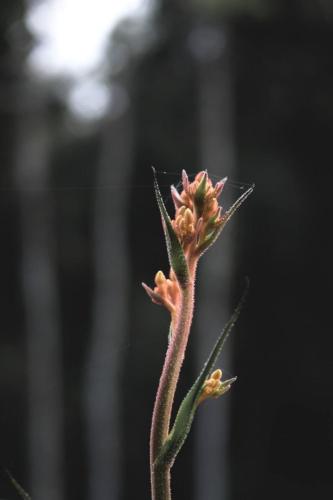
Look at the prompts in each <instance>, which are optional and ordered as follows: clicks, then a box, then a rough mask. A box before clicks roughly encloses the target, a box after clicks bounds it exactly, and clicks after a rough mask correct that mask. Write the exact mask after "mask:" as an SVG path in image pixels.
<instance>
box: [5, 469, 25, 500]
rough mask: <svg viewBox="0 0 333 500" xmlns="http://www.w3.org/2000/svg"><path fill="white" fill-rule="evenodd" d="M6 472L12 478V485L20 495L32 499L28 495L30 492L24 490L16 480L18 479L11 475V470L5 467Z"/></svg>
mask: <svg viewBox="0 0 333 500" xmlns="http://www.w3.org/2000/svg"><path fill="white" fill-rule="evenodd" d="M5 472H6V474H7V476H8V478H9V480H10V482H11V483H12V485H13V486H14V488H15V490H16V491H17V493H18V495H19V496H20V497H21V498H23V499H24V500H31V496H30V495H28V493H27V492H26V491H24V489H23V488H22V486H21V485H20V484H19V483H18V482H17V481H16V479H14V478H13V476H12V475H11V473H10V472H9V470H8V469H5Z"/></svg>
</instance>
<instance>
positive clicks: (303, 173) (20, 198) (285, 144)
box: [0, 0, 333, 500]
mask: <svg viewBox="0 0 333 500" xmlns="http://www.w3.org/2000/svg"><path fill="white" fill-rule="evenodd" d="M71 1H72V0H67V2H63V6H64V9H63V12H62V13H61V14H60V18H61V16H63V17H64V18H65V17H66V15H67V11H66V9H65V5H67V4H68V5H69V4H70V3H71ZM53 3H54V2H53ZM86 3H87V5H88V4H89V2H88V1H87V2H86ZM42 4H44V8H45V9H46V10H47V9H50V8H51V4H52V2H51V0H44V1H42V0H40V1H33V0H30V1H28V0H27V1H26V2H24V1H23V0H20V1H18V0H2V1H1V6H0V131H1V133H0V165H1V166H0V218H1V247H0V252H1V259H0V266H1V271H0V275H1V280H0V290H1V301H0V327H1V328H0V388H1V393H0V394H1V399H0V401H1V406H0V407H1V411H0V449H1V452H0V453H1V454H0V464H1V465H2V468H3V471H2V473H1V474H0V497H1V498H6V499H14V498H15V495H16V492H15V490H14V489H13V487H12V485H11V484H10V482H9V481H8V478H6V474H5V472H4V471H5V469H8V470H9V471H10V472H11V474H12V475H13V476H14V477H15V478H16V479H17V480H18V481H19V482H20V484H22V485H23V486H24V488H25V489H26V490H27V491H28V492H29V493H30V494H31V495H32V498H33V500H67V499H71V500H76V499H77V500H78V499H80V500H118V499H119V500H133V499H136V500H139V499H142V500H146V499H148V498H149V495H150V493H149V463H148V440H149V428H150V419H151V414H152V407H153V401H154V395H155V391H156V388H157V383H158V377H159V374H160V371H161V367H162V362H163V359H164V353H165V349H166V346H167V332H168V322H167V320H168V318H167V315H166V314H165V311H163V310H162V309H161V308H159V307H157V306H155V305H153V304H151V303H150V301H149V300H148V298H147V296H146V295H145V293H144V291H143V290H142V288H141V285H140V283H141V282H142V281H145V282H146V283H148V284H152V283H153V277H154V275H155V273H156V272H157V271H158V270H159V269H163V271H164V272H167V269H168V263H167V255H166V251H165V247H164V242H163V234H162V230H161V227H160V220H159V214H158V210H157V207H156V203H155V200H154V194H153V190H152V172H151V168H150V167H151V165H154V166H155V168H156V169H157V172H158V180H159V183H160V186H161V191H162V194H163V196H164V198H165V201H166V204H167V207H168V209H169V210H170V212H171V211H172V205H171V199H170V191H169V186H170V184H175V185H177V186H178V187H179V180H180V174H181V170H182V169H183V168H185V169H186V170H187V172H188V173H189V175H190V177H191V178H193V175H194V174H195V173H196V172H198V171H199V170H202V169H208V171H209V173H210V175H211V177H212V178H213V180H214V181H217V180H219V179H220V178H222V177H224V176H226V175H227V176H228V179H229V180H228V183H227V185H226V188H225V190H224V192H223V194H222V205H223V206H224V207H225V208H228V206H229V205H230V204H231V203H232V201H234V200H235V199H236V198H237V197H238V196H240V194H241V193H242V192H243V190H244V189H246V187H248V185H249V184H252V183H253V182H254V183H255V184H256V188H255V192H254V194H253V195H252V196H251V197H250V198H249V199H248V200H247V201H246V203H245V204H244V206H242V208H241V209H240V211H239V212H238V213H237V215H236V216H235V217H234V218H233V220H232V221H231V222H230V224H229V225H228V227H227V228H226V229H225V231H224V232H223V235H222V236H221V239H220V240H219V241H218V242H217V243H216V245H215V247H214V248H213V249H212V250H210V251H209V253H207V254H206V255H205V256H204V258H203V260H202V262H201V267H200V273H199V278H198V283H197V308H196V316H195V322H194V328H193V332H192V336H191V339H190V345H189V350H188V353H187V358H186V360H185V364H184V367H183V372H182V378H181V383H180V385H179V391H178V393H177V402H178V403H179V401H180V400H181V398H182V396H183V395H184V394H185V392H186V391H187V389H188V388H189V387H190V385H191V383H192V381H193V380H194V378H195V377H196V375H197V373H198V372H199V370H200V368H201V365H202V363H203V361H204V360H205V358H206V356H207V354H208V352H209V351H210V348H211V346H212V344H213V342H214V340H215V338H216V337H217V335H218V333H219V331H220V330H221V328H222V326H223V323H224V322H225V321H226V320H227V319H228V317H229V316H230V314H231V312H232V310H233V307H234V306H235V304H236V303H237V299H238V298H239V296H240V294H241V293H242V290H243V288H244V283H245V277H246V276H248V277H249V278H250V282H251V285H250V293H249V297H248V300H247V303H246V306H245V308H244V310H243V312H242V314H241V318H240V320H239V321H238V323H237V325H236V327H235V329H234V331H233V334H232V338H230V340H229V341H228V345H227V347H226V349H225V351H224V352H223V354H222V357H221V359H220V362H219V366H221V367H222V369H223V370H224V371H225V373H226V375H228V376H234V375H237V376H238V381H237V383H236V384H235V385H234V386H233V388H232V390H231V391H230V392H229V393H228V394H227V395H226V396H224V397H223V398H221V399H219V400H217V401H209V402H207V403H206V404H205V405H203V406H202V408H200V411H199V412H198V416H197V418H196V421H195V424H194V427H193V430H192V433H191V436H190V438H189V439H188V441H187V442H186V445H185V446H184V449H183V450H182V452H181V454H180V456H179V458H178V459H177V462H176V464H175V467H174V471H173V492H174V498H175V500H177V499H182V500H187V499H191V500H254V499H255V500H263V499H265V500H267V499H269V500H278V499H279V500H280V499H282V498H283V499H284V500H291V499H294V498H296V497H299V498H302V500H310V499H311V500H313V499H320V500H326V499H329V498H332V495H333V476H332V460H333V458H332V457H333V386H332V370H331V369H332V355H331V353H332V345H333V343H332V340H331V315H330V307H331V306H330V300H331V288H332V287H331V277H330V261H331V256H332V244H331V237H330V230H331V222H330V218H329V217H330V216H329V208H330V205H331V194H330V190H331V186H332V183H331V169H332V163H331V162H332V131H333V91H332V88H333V63H332V54H333V4H332V2H331V1H330V0H289V1H285V0H265V1H264V0H233V1H232V0H209V1H204V0H183V1H181V0H169V1H166V0H155V1H154V2H151V3H150V6H149V8H147V9H146V13H145V15H144V16H143V15H140V12H136V14H132V15H131V16H125V17H124V18H123V19H121V20H120V22H119V23H117V25H115V26H114V27H113V29H112V30H110V33H109V34H108V41H107V45H106V47H105V51H104V53H103V56H101V58H100V61H99V64H98V65H96V66H95V67H94V68H93V69H92V70H91V71H90V73H88V75H85V76H84V77H83V74H82V76H80V73H79V74H76V75H74V76H73V74H72V75H69V74H66V73H65V72H63V73H61V71H59V72H58V73H57V72H56V71H54V72H53V73H49V74H48V73H47V71H46V72H45V74H43V73H42V71H41V70H38V69H36V67H37V66H35V67H34V66H33V58H32V54H33V53H34V51H35V50H36V48H38V44H39V43H40V40H39V39H38V35H37V34H36V33H37V32H34V30H33V29H32V26H33V24H32V23H31V22H30V23H29V13H30V14H31V11H32V9H34V8H36V7H39V6H41V5H42ZM91 4H92V9H94V6H93V2H91ZM110 4H111V5H112V0H110ZM95 8H96V9H97V8H98V5H97V4H96V7H95ZM107 15H108V12H105V16H107ZM81 16H82V12H81V10H80V7H78V11H77V18H76V19H74V18H73V20H72V23H71V24H70V33H71V34H72V40H73V43H74V42H75V40H76V38H77V34H78V31H77V30H78V29H79V28H78V26H79V23H80V19H81ZM93 19H94V18H93V17H92V21H91V26H88V28H87V39H88V35H89V33H90V31H92V32H93V31H94V26H93V22H94V21H93ZM56 21H57V22H58V21H59V19H57V20H56V19H55V20H54V22H56ZM40 23H42V24H43V17H41V18H40ZM40 27H43V26H40ZM44 28H45V26H44ZM85 50H86V48H85V46H84V45H83V46H82V53H81V58H82V59H83V61H84V57H85V52H84V51H85ZM70 52H71V42H70V41H69V42H68V53H70ZM82 56H83V57H82ZM87 57H88V56H87ZM51 59H52V58H51V57H50V58H49V60H48V61H46V62H48V63H49V64H50V65H51V66H52V64H51V63H52V60H51ZM83 78H87V81H88V83H87V85H85V86H84V85H83V86H81V90H80V84H81V83H82V80H83ZM94 78H95V79H96V80H98V82H99V87H97V90H98V89H99V90H98V91H97V90H96V91H95V92H92V91H91V87H92V83H91V81H92V80H93V79H94ZM89 82H90V83H89ZM75 85H76V87H75ZM89 85H90V87H89ZM89 88H90V91H89ZM75 89H76V90H75ZM78 89H79V90H78ZM82 89H83V90H82ZM87 89H88V90H87Z"/></svg>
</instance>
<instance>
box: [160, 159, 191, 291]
mask: <svg viewBox="0 0 333 500" xmlns="http://www.w3.org/2000/svg"><path fill="white" fill-rule="evenodd" d="M152 168H153V174H154V189H155V195H156V200H157V204H158V208H159V210H160V213H161V217H162V223H163V229H164V234H165V241H166V246H167V251H168V256H169V262H170V266H171V267H172V269H173V271H174V273H175V275H176V277H177V279H178V282H179V285H180V287H181V288H183V289H184V288H186V286H187V284H188V280H189V271H188V266H187V262H186V258H185V255H184V252H183V249H182V246H181V244H180V242H179V240H178V237H177V235H176V233H175V231H174V229H173V226H172V223H171V219H170V217H169V214H168V212H167V210H166V208H165V205H164V202H163V199H162V195H161V192H160V188H159V186H158V182H157V178H156V170H155V169H154V167H152Z"/></svg>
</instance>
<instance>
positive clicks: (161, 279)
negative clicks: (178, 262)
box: [155, 271, 166, 287]
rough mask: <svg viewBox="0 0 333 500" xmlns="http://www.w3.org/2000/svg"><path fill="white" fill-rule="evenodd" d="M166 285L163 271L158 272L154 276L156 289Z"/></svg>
mask: <svg viewBox="0 0 333 500" xmlns="http://www.w3.org/2000/svg"><path fill="white" fill-rule="evenodd" d="M165 283H166V277H165V276H164V273H163V271H158V272H157V273H156V275H155V284H156V286H157V287H160V286H162V285H164V284H165Z"/></svg>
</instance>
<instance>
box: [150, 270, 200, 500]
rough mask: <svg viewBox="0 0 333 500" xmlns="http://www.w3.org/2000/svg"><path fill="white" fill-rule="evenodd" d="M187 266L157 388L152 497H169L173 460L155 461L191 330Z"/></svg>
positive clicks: (192, 275) (166, 430)
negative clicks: (161, 462) (186, 281)
mask: <svg viewBox="0 0 333 500" xmlns="http://www.w3.org/2000/svg"><path fill="white" fill-rule="evenodd" d="M191 264H192V265H191V266H190V269H189V271H190V273H189V274H190V280H189V283H188V285H187V287H186V288H185V289H184V290H181V292H180V304H179V313H178V316H177V317H176V318H175V321H174V325H175V326H174V330H173V332H172V336H171V339H170V343H169V347H168V350H167V353H166V357H165V362H164V366H163V370H162V375H161V378H160V383H159V387H158V390H157V395H156V400H155V406H154V411H153V419H152V427H151V434H150V463H151V486H152V500H170V499H171V490H170V468H171V465H172V464H169V463H165V464H155V461H156V458H157V457H158V455H159V454H160V452H161V450H162V447H163V445H164V443H165V441H166V439H167V437H168V435H169V428H170V418H171V411H172V405H173V400H174V396H175V392H176V387H177V382H178V378H179V373H180V369H181V365H182V362H183V359H184V357H185V351H186V346H187V341H188V336H189V333H190V328H191V323H192V317H193V308H194V279H195V270H196V262H195V261H194V262H192V263H191Z"/></svg>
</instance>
